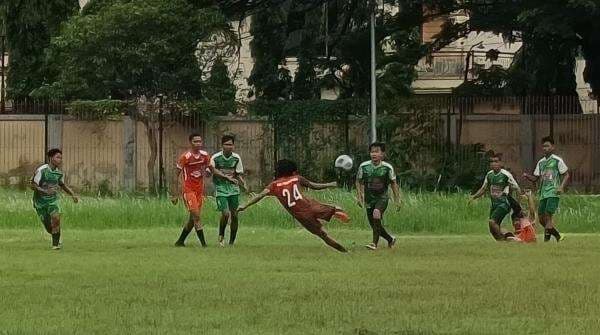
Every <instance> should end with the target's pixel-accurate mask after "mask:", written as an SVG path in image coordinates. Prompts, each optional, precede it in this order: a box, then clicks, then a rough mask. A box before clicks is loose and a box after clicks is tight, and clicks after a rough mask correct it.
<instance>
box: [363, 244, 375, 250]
mask: <svg viewBox="0 0 600 335" xmlns="http://www.w3.org/2000/svg"><path fill="white" fill-rule="evenodd" d="M365 248H367V249H369V250H377V246H376V245H375V243H369V244H367V245H365Z"/></svg>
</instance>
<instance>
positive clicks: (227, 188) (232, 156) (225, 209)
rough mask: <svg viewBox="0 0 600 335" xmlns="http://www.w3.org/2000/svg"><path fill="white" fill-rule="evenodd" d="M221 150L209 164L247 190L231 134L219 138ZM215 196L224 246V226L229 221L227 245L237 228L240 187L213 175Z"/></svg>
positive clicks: (220, 243)
mask: <svg viewBox="0 0 600 335" xmlns="http://www.w3.org/2000/svg"><path fill="white" fill-rule="evenodd" d="M221 146H222V148H223V150H222V151H220V152H218V153H216V154H214V155H213V156H212V158H211V159H210V165H211V166H212V167H214V168H215V169H217V170H219V171H221V172H222V173H223V174H225V175H226V176H228V177H230V178H232V179H237V180H238V181H239V183H241V185H242V187H243V188H244V189H245V190H248V186H247V185H246V181H245V180H244V178H243V174H244V166H243V165H242V158H241V157H240V155H238V154H236V153H235V152H233V149H234V148H235V138H234V137H233V136H232V135H225V136H223V138H221ZM213 182H214V184H215V198H216V199H217V208H218V209H219V211H220V212H221V221H220V222H219V245H220V246H221V247H223V246H225V242H224V239H225V228H226V227H227V223H229V221H231V228H230V229H231V231H230V233H229V245H233V243H234V242H235V237H236V235H237V230H238V213H237V210H238V207H239V205H240V187H239V185H238V184H237V183H233V182H231V181H230V180H229V179H226V178H222V177H219V176H215V177H214V178H213Z"/></svg>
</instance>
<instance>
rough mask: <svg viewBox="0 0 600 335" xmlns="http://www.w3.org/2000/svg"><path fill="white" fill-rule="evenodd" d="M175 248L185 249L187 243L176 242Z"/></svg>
mask: <svg viewBox="0 0 600 335" xmlns="http://www.w3.org/2000/svg"><path fill="white" fill-rule="evenodd" d="M175 246H176V247H185V243H183V242H181V241H177V242H175Z"/></svg>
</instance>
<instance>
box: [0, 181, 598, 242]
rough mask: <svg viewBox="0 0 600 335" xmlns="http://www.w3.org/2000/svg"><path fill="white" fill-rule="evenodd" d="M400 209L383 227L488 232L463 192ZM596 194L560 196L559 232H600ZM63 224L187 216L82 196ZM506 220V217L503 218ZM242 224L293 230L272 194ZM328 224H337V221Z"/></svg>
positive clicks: (3, 222) (30, 214)
mask: <svg viewBox="0 0 600 335" xmlns="http://www.w3.org/2000/svg"><path fill="white" fill-rule="evenodd" d="M309 196H310V197H312V198H315V199H319V200H322V201H324V202H328V203H332V204H336V205H339V206H341V207H343V208H344V209H346V210H347V211H348V213H349V214H350V216H351V217H352V220H353V224H352V225H351V226H350V227H349V228H350V229H361V230H362V229H368V224H367V222H366V217H365V214H364V211H363V210H362V209H360V208H358V207H357V206H356V203H355V201H354V194H352V193H348V192H342V191H321V192H311V193H309ZM0 199H6V200H2V204H3V205H2V206H3V207H2V214H3V215H0V229H1V228H30V227H38V225H39V223H38V222H37V218H36V215H35V213H34V211H33V209H32V205H31V193H24V192H14V191H9V190H0ZM404 200H405V201H404V205H403V207H402V208H401V210H400V211H399V212H396V210H395V209H394V207H393V206H390V208H389V209H388V212H387V213H386V217H385V218H386V222H385V224H386V226H388V227H390V228H391V230H393V231H394V232H398V233H401V234H412V233H417V234H419V233H427V234H483V233H486V231H487V217H488V211H489V200H488V199H481V200H479V201H477V202H476V203H474V204H473V205H469V204H468V203H467V200H468V198H467V196H466V195H464V194H450V195H444V194H432V193H419V194H415V193H410V194H406V195H405V196H404ZM599 200H600V198H599V197H596V196H578V195H568V196H564V197H563V198H562V199H561V204H560V213H559V214H558V215H557V218H556V220H557V222H558V224H559V227H560V228H561V230H564V231H566V232H577V233H600V225H599V224H598V220H597V218H598V217H600V201H599ZM61 206H62V208H63V212H64V215H63V217H64V224H65V227H67V229H68V228H81V229H89V228H93V229H114V228H149V227H161V228H162V227H172V228H173V229H175V228H177V227H179V226H180V225H181V224H182V222H183V221H184V220H186V213H185V209H184V207H183V204H181V203H180V204H179V205H177V206H173V205H171V203H170V202H169V201H168V200H167V199H164V200H158V199H156V198H148V197H139V198H136V197H131V196H123V197H118V198H93V197H84V198H83V199H82V201H81V203H79V204H74V203H72V202H71V201H70V199H68V198H65V199H63V201H62V204H61ZM218 215H219V213H218V212H217V211H216V204H215V201H214V198H212V197H208V198H207V200H206V201H205V205H204V210H203V212H202V218H203V221H204V223H205V224H206V225H209V226H211V225H212V226H215V225H216V224H217V222H218ZM505 223H506V224H508V223H509V222H508V219H507V220H505ZM241 224H242V225H244V226H254V227H269V228H293V227H296V223H295V221H294V220H293V219H292V217H291V216H290V215H288V214H287V213H286V212H285V210H283V208H281V206H280V205H279V203H277V201H276V200H275V199H274V198H267V199H266V200H264V201H263V202H261V203H259V204H257V205H256V206H254V207H252V208H250V209H249V210H248V211H247V212H245V213H243V214H242V217H241ZM332 226H333V227H339V226H340V225H339V224H337V223H333V224H332Z"/></svg>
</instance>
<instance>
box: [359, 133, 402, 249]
mask: <svg viewBox="0 0 600 335" xmlns="http://www.w3.org/2000/svg"><path fill="white" fill-rule="evenodd" d="M369 154H370V155H371V160H369V161H366V162H363V163H362V164H360V166H359V167H358V172H357V175H356V190H357V200H358V205H359V206H360V207H362V208H365V209H366V210H367V219H368V220H369V225H370V226H371V229H372V230H373V241H372V242H371V243H369V244H367V245H366V247H367V249H370V250H376V249H377V244H378V242H379V237H383V238H384V239H385V240H386V241H387V242H388V247H390V248H391V247H393V246H394V244H396V238H395V237H394V236H392V235H390V234H389V233H388V232H387V231H386V230H385V228H384V226H383V224H382V221H383V214H384V213H385V210H386V209H387V206H388V202H389V198H390V197H389V195H388V188H389V187H390V186H391V188H392V191H393V193H394V201H395V203H396V205H397V206H398V208H399V206H400V188H399V187H398V183H397V182H396V174H395V172H394V168H393V167H392V165H391V164H390V163H388V162H385V161H384V158H385V143H381V142H375V143H373V144H371V145H370V146H369Z"/></svg>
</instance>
